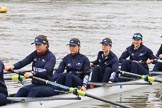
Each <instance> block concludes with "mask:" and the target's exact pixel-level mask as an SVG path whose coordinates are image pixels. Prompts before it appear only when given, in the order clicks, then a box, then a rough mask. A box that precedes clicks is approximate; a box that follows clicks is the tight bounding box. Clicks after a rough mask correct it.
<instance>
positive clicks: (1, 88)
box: [0, 61, 8, 106]
mask: <svg viewBox="0 0 162 108" xmlns="http://www.w3.org/2000/svg"><path fill="white" fill-rule="evenodd" d="M3 69H4V64H3V62H2V61H0V106H2V105H5V104H7V96H8V92H7V87H6V84H5V82H4V77H3Z"/></svg>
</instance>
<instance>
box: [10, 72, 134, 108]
mask: <svg viewBox="0 0 162 108" xmlns="http://www.w3.org/2000/svg"><path fill="white" fill-rule="evenodd" d="M13 72H14V73H17V74H21V72H15V71H13ZM31 78H32V79H36V80H39V81H42V82H44V83H46V84H48V85H52V86H55V87H57V88H60V89H63V90H65V91H68V92H69V93H74V94H76V95H80V96H87V97H90V98H93V99H96V100H100V101H103V102H106V103H110V104H113V105H116V106H119V107H122V108H133V107H130V106H126V105H122V104H119V103H116V102H112V101H108V100H106V99H102V98H99V97H96V96H93V95H90V94H87V93H86V92H85V91H81V90H79V89H77V88H73V87H67V86H64V85H61V84H58V83H55V82H52V81H48V80H45V79H42V78H38V77H35V76H32V77H31Z"/></svg>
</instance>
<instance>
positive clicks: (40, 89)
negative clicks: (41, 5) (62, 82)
mask: <svg viewBox="0 0 162 108" xmlns="http://www.w3.org/2000/svg"><path fill="white" fill-rule="evenodd" d="M32 44H35V48H36V50H35V51H33V52H32V53H31V54H29V55H28V56H27V57H26V58H24V59H23V60H21V61H19V62H17V63H15V64H14V65H9V66H5V70H6V71H8V70H13V69H20V68H22V67H24V66H26V65H28V64H30V63H31V62H32V71H30V72H26V73H25V74H24V76H25V77H26V78H29V77H31V76H35V77H40V78H43V79H46V80H50V81H51V80H52V75H53V68H54V66H55V63H56V58H55V55H54V54H53V53H52V52H51V51H50V50H49V49H48V48H49V43H48V39H47V36H44V35H39V36H37V37H36V38H35V40H34V42H33V43H32ZM54 94H55V92H54V87H53V86H51V85H46V84H45V83H44V82H41V81H38V80H35V79H32V84H30V85H26V86H24V87H22V88H20V89H19V90H18V92H17V94H16V95H15V96H16V97H46V96H52V95H54Z"/></svg>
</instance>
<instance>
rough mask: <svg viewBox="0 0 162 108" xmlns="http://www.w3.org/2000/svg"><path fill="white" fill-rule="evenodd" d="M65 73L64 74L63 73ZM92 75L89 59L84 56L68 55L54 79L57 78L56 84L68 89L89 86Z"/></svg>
mask: <svg viewBox="0 0 162 108" xmlns="http://www.w3.org/2000/svg"><path fill="white" fill-rule="evenodd" d="M65 70H66V71H65ZM64 71H65V73H64V74H63V72H64ZM89 74H90V62H89V59H88V58H87V57H86V56H85V55H83V54H80V53H78V54H75V55H72V54H68V55H66V56H65V57H64V58H63V59H62V61H61V63H60V65H59V67H58V69H57V71H56V72H55V73H54V77H55V78H57V80H56V82H57V83H59V84H63V85H66V86H68V87H78V86H83V85H84V86H85V87H86V86H87V83H88V79H89Z"/></svg>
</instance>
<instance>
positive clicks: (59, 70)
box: [52, 58, 66, 81]
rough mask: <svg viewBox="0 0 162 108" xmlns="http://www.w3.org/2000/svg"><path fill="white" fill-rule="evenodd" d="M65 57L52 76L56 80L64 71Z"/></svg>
mask: <svg viewBox="0 0 162 108" xmlns="http://www.w3.org/2000/svg"><path fill="white" fill-rule="evenodd" d="M65 59H66V58H63V59H62V61H61V62H60V64H59V67H58V68H57V70H56V72H55V73H54V74H53V78H52V79H53V81H56V80H57V78H58V77H59V76H60V75H61V74H62V73H63V72H64V70H65V66H66V63H65Z"/></svg>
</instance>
